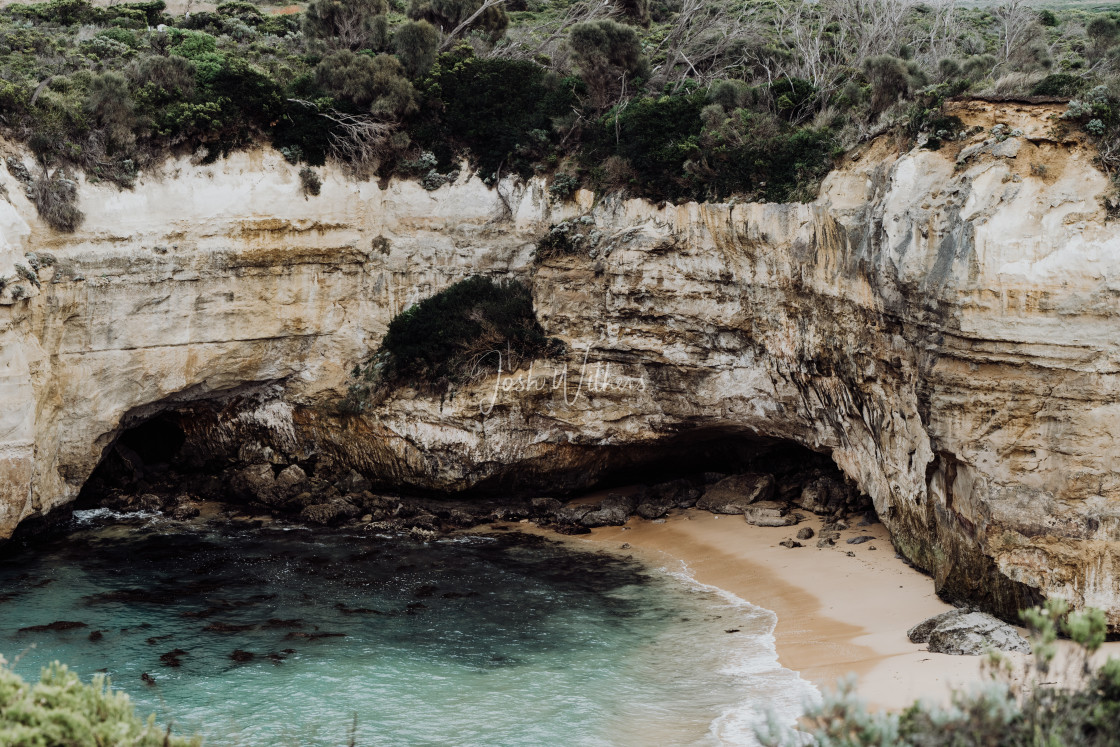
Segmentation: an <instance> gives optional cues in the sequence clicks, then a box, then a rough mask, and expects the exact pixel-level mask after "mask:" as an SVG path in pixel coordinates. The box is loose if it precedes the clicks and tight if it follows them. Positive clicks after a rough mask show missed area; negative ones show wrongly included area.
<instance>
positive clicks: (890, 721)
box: [759, 600, 1120, 747]
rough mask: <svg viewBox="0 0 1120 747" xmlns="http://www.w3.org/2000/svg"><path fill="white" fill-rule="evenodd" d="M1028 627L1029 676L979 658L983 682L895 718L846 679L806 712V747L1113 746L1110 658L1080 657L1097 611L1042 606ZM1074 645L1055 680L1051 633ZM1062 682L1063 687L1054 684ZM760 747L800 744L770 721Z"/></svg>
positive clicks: (993, 657)
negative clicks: (1096, 661) (1096, 664)
mask: <svg viewBox="0 0 1120 747" xmlns="http://www.w3.org/2000/svg"><path fill="white" fill-rule="evenodd" d="M1022 617H1023V620H1024V622H1025V623H1026V624H1027V625H1028V626H1029V627H1030V628H1031V630H1032V640H1031V643H1032V648H1033V650H1034V660H1033V662H1032V667H1033V670H1034V671H1033V677H1031V678H1030V680H1031V681H1030V682H1026V680H1027V679H1028V677H1027V676H1026V675H1027V674H1028V673H1020V672H1016V671H1015V669H1014V668H1013V667H1012V666H1011V665H1010V664H1009V662H1008V661H1007V660H1006V658H1005V657H1003V656H1002V655H1000V654H998V653H996V652H993V653H991V654H989V659H988V662H986V663H987V671H988V673H989V675H990V681H989V682H988V683H987V684H986V685H984V686H981V687H977V688H974V689H971V690H968V691H955V692H954V693H953V694H952V696H951V701H950V704H949V705H948V706H947V707H943V706H940V705H933V704H929V703H925V702H921V701H919V702H917V703H915V704H914V705H912V706H910V707H909V708H907V709H906V710H905V711H903V712H902V713H900V714H899V713H887V712H875V713H871V712H869V711H868V710H867V707H866V705H865V704H864V703H863V702H862V701H861V700H860V699H859V698H858V697H856V695H855V692H854V690H855V687H854V682H853V681H851V680H849V681H847V682H845V683H843V684H842V685H841V686H840V688H839V690H838V691H837V692H835V693H831V694H828V695H826V696H825V698H824V699H823V701H822V702H821V704H820V705H818V706H815V707H812V708H810V709H808V712H807V713H806V716H805V718H804V719H803V723H802V729H804V731H807V732H808V733H809V735H810V737H811V740H810V741H809V742H808V743H809V744H818V745H822V746H823V745H828V746H836V747H848V746H850V747H857V745H858V746H859V747H902V746H904V745H905V746H907V747H910V746H912V747H935V746H936V747H942V746H952V747H1003V746H1004V745H1006V746H1008V747H1035V746H1037V747H1051V746H1053V747H1058V746H1059V745H1062V746H1063V747H1064V746H1065V745H1070V746H1072V745H1086V746H1088V747H1096V746H1098V745H1099V746H1101V747H1104V746H1105V745H1109V746H1112V745H1118V744H1120V661H1118V660H1116V659H1109V660H1108V662H1107V663H1105V664H1104V666H1102V667H1100V668H1099V669H1094V668H1093V667H1092V666H1091V664H1090V657H1091V656H1092V654H1093V653H1095V652H1096V651H1097V649H1098V648H1100V645H1101V644H1102V643H1103V642H1104V639H1105V634H1106V632H1107V623H1106V620H1105V616H1104V614H1103V613H1102V612H1100V611H1099V610H1092V609H1090V610H1086V611H1084V612H1077V613H1070V612H1069V606H1068V605H1067V604H1066V603H1065V602H1062V601H1060V600H1051V601H1050V602H1048V603H1047V604H1046V606H1045V607H1044V608H1040V607H1035V608H1033V609H1031V610H1027V611H1025V612H1024V613H1023V614H1022ZM1059 632H1061V633H1064V634H1065V635H1067V636H1069V637H1070V638H1071V639H1072V640H1073V642H1074V644H1075V648H1074V651H1073V653H1072V655H1071V657H1070V659H1069V660H1068V661H1066V662H1064V671H1063V672H1062V673H1061V675H1062V676H1061V677H1055V676H1054V673H1053V672H1052V669H1053V667H1054V662H1055V655H1056V652H1057V649H1056V647H1055V640H1056V638H1057V636H1058V633H1059ZM1060 683H1064V684H1060ZM759 739H760V741H761V742H762V743H763V744H764V745H769V746H777V745H783V746H784V745H804V744H806V743H807V742H806V739H805V734H804V732H801V733H796V732H793V731H791V730H788V729H783V728H781V727H779V726H777V725H775V724H773V723H771V724H768V725H767V727H766V728H764V729H762V730H760V733H759Z"/></svg>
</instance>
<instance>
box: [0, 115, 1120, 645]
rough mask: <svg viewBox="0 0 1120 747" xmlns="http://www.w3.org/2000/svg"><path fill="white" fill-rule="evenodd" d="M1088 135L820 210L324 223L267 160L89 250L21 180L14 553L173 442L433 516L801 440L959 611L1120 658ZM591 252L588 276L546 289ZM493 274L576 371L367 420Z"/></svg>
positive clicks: (508, 191) (332, 209) (883, 176)
mask: <svg viewBox="0 0 1120 747" xmlns="http://www.w3.org/2000/svg"><path fill="white" fill-rule="evenodd" d="M1058 111H1059V110H1058V109H1057V108H1055V107H1045V106H1029V107H1028V106H1015V105H1008V104H1000V105H995V104H984V103H971V104H962V105H958V111H957V112H956V113H958V114H959V115H960V116H961V117H962V119H964V120H965V122H966V124H967V125H969V126H970V127H973V128H974V129H973V130H972V134H971V135H970V136H969V137H968V138H966V139H964V140H962V141H961V142H955V143H947V144H945V145H944V146H943V147H942V148H941V149H940V150H936V151H932V150H924V149H920V148H915V149H912V150H908V151H905V152H899V150H898V149H897V148H896V147H895V145H896V144H895V143H894V141H893V140H891V139H889V138H881V139H880V140H877V141H875V142H873V143H871V144H869V145H868V146H867V147H865V148H863V149H862V150H861V151H859V152H857V153H855V154H852V155H851V156H850V157H849V158H848V159H847V161H846V162H845V163H844V164H843V165H842V166H841V167H840V168H838V169H837V170H836V171H834V172H833V173H832V174H831V175H830V176H829V177H828V178H827V179H826V181H825V183H824V185H823V187H822V189H821V193H820V197H819V198H818V200H817V201H816V202H814V203H811V204H805V205H802V204H793V205H776V204H753V203H752V204H695V203H692V204H686V205H679V206H675V205H653V204H650V203H648V202H644V201H640V200H622V199H614V198H608V199H603V200H600V201H599V202H597V203H595V204H593V203H592V199H591V196H590V195H589V194H587V193H580V195H579V196H578V197H579V199H578V200H577V201H574V202H568V203H565V204H556V203H554V202H552V201H550V200H549V198H548V192H547V190H546V189H545V184H544V182H542V181H539V180H535V181H532V182H530V183H528V184H527V185H514V184H512V183H509V182H505V183H503V184H502V185H500V186H499V187H498V188H497V189H489V188H487V187H486V186H485V185H483V184H482V183H480V182H479V181H478V180H476V179H472V178H469V177H467V176H466V175H465V174H466V172H464V176H463V177H461V178H460V180H459V181H458V182H456V183H455V184H451V185H447V186H444V187H441V188H440V189H439V190H436V191H434V192H426V191H424V190H423V189H422V188H421V187H420V186H419V185H416V184H412V183H406V182H393V183H391V184H389V185H388V186H387V188H385V189H381V188H379V186H378V185H377V184H374V183H362V184H356V183H354V182H352V181H349V180H347V179H346V178H345V177H344V176H342V175H340V174H338V173H334V172H328V173H326V174H325V175H324V177H325V178H324V185H323V190H322V194H321V195H320V196H319V197H315V198H305V197H303V196H302V194H301V193H300V190H299V181H298V177H297V175H296V171H295V169H293V168H292V167H290V166H289V165H287V164H286V163H285V162H284V161H283V159H282V158H280V157H279V156H278V155H276V154H273V153H269V152H263V151H260V152H253V153H245V154H238V155H235V156H232V157H231V158H229V159H227V160H225V161H223V162H220V163H218V164H214V165H210V166H202V165H197V166H195V165H191V164H189V163H187V162H176V163H173V164H170V165H169V166H167V167H166V168H165V169H164V170H163V171H162V172H161V173H159V174H150V175H145V176H143V177H142V178H141V180H140V183H139V184H138V186H137V188H136V189H135V190H133V191H128V192H121V191H118V190H116V189H115V188H112V187H108V186H105V185H88V184H86V185H83V186H82V189H81V208H82V209H83V210H84V211H85V213H86V215H87V216H88V217H87V220H86V222H85V224H84V225H83V226H82V228H81V229H80V230H79V231H78V232H77V233H75V234H73V235H61V234H57V233H52V232H51V231H49V230H48V229H47V228H46V227H45V226H44V225H43V224H42V223H40V222H39V221H38V219H37V218H36V217H35V215H34V209H33V208H32V207H31V206H30V205H29V204H28V203H27V201H26V199H24V197H23V195H22V192H21V187H20V185H19V184H18V182H17V181H16V180H15V179H14V178H13V177H11V176H10V175H9V174H6V173H2V172H0V183H2V184H3V185H4V186H5V187H6V188H7V194H8V198H7V201H0V274H2V275H4V276H5V277H7V278H8V279H9V280H8V282H7V284H6V287H5V288H4V290H3V292H2V294H0V301H2V302H3V304H4V305H3V307H2V308H0V325H2V331H0V358H2V360H3V363H2V365H0V402H2V403H3V407H2V408H0V535H5V536H6V535H8V534H10V533H11V531H12V530H13V529H14V528H15V526H16V525H17V524H18V523H19V522H21V521H22V520H25V519H26V518H28V517H31V516H37V515H42V514H47V513H49V512H51V511H54V510H57V509H59V508H61V507H63V506H65V505H66V504H68V503H69V502H71V501H72V500H73V499H74V498H75V496H76V495H77V494H78V492H79V491H80V490H81V488H82V485H83V484H84V482H85V481H86V479H87V478H88V476H89V475H90V473H91V472H92V471H93V470H94V468H95V467H96V466H97V465H98V463H99V462H100V461H101V459H102V458H103V456H104V455H105V454H107V453H108V451H109V450H110V447H111V446H112V445H113V444H114V442H115V441H116V439H117V438H118V437H119V436H120V434H121V432H122V431H123V430H124V429H125V428H128V427H130V426H132V425H135V424H137V423H139V422H142V421H143V420H145V419H146V418H149V417H151V416H153V415H155V414H157V413H160V412H164V411H167V410H180V411H184V412H188V411H189V412H195V413H196V414H197V415H198V417H196V418H195V419H194V420H190V421H189V424H188V426H187V427H186V430H187V431H189V432H187V433H186V434H185V436H186V437H187V438H188V439H190V440H192V443H195V444H201V445H203V447H204V448H209V449H212V450H213V451H214V453H219V452H225V453H228V452H229V451H230V450H231V449H232V450H236V449H237V448H239V446H240V445H241V444H243V443H245V442H247V441H252V442H253V443H258V444H260V445H261V446H262V448H263V447H267V448H269V449H272V450H273V453H275V454H286V455H289V456H288V457H285V458H287V459H289V460H291V459H296V460H299V459H303V460H307V459H311V458H313V457H315V458H324V459H329V460H331V462H332V463H334V464H340V465H344V466H346V467H347V468H353V469H356V470H357V471H358V472H360V473H361V474H362V475H364V476H365V477H366V478H369V479H371V480H374V481H375V482H381V483H386V484H393V485H397V486H405V487H408V488H412V489H417V490H427V491H452V492H463V491H472V490H473V491H485V490H491V491H497V490H518V491H540V490H541V489H542V488H550V489H552V490H554V491H557V492H559V491H563V490H574V489H578V488H580V487H583V486H586V485H588V484H591V483H593V482H594V481H595V480H596V479H597V478H598V477H599V476H601V475H602V474H603V473H604V471H607V470H611V469H617V468H619V467H620V466H625V465H626V464H631V463H633V464H637V463H640V462H642V460H643V459H644V460H646V461H648V460H650V459H651V458H652V459H656V460H659V461H660V462H661V463H666V462H668V461H669V460H671V459H672V458H673V455H674V453H677V451H678V447H680V446H681V445H682V444H695V443H698V442H718V441H719V440H720V439H724V438H742V437H752V438H760V439H784V440H790V441H794V442H797V443H799V444H803V445H805V446H807V447H809V448H811V449H813V450H815V451H818V452H822V453H828V454H830V455H831V457H832V459H833V460H834V461H835V463H836V465H838V466H839V468H840V469H841V470H843V472H844V473H845V474H846V475H847V476H848V477H850V478H851V479H852V480H853V481H855V483H857V484H858V486H859V487H860V488H861V489H862V490H863V491H865V492H866V493H867V494H869V495H870V496H871V498H872V499H873V501H874V505H875V509H876V511H877V512H878V514H879V516H880V517H881V519H882V520H883V522H884V523H885V524H886V525H887V527H888V528H889V529H890V531H891V535H892V538H893V540H894V542H895V545H896V547H897V548H898V549H899V551H900V552H901V553H903V554H904V555H905V556H906V557H907V558H908V559H910V560H911V561H912V562H913V563H915V564H916V565H917V566H919V567H921V568H923V569H925V570H927V571H929V572H930V573H931V574H932V575H933V578H934V582H935V583H936V585H937V587H938V589H939V590H940V591H941V592H942V593H943V595H945V596H946V597H949V598H960V599H967V600H969V601H971V602H973V603H976V604H979V605H982V606H984V607H986V608H987V609H991V610H994V611H997V612H999V613H1001V614H1003V615H1004V616H1008V617H1010V616H1012V615H1013V614H1014V612H1015V610H1016V609H1018V608H1019V607H1021V606H1024V605H1026V604H1029V603H1033V602H1035V601H1037V600H1038V599H1039V598H1040V597H1041V596H1043V595H1056V596H1061V597H1063V598H1066V599H1069V600H1070V601H1071V602H1073V603H1074V604H1076V605H1082V604H1086V605H1092V606H1096V607H1101V608H1103V609H1106V610H1107V611H1108V614H1109V619H1110V623H1111V625H1112V627H1113V629H1120V575H1118V574H1120V562H1118V560H1120V558H1118V548H1120V545H1118V544H1117V543H1118V540H1120V524H1118V521H1117V517H1118V515H1120V511H1118V507H1120V470H1118V469H1117V467H1116V466H1115V465H1116V464H1117V461H1116V460H1117V457H1118V456H1120V444H1118V442H1117V438H1116V436H1115V435H1114V434H1116V433H1120V428H1118V426H1117V425H1116V423H1117V415H1118V414H1120V397H1118V391H1117V390H1118V388H1120V377H1118V375H1117V372H1118V366H1120V348H1118V345H1117V340H1118V337H1117V334H1116V330H1117V328H1118V325H1117V321H1118V320H1117V316H1118V311H1120V301H1118V298H1120V296H1118V294H1120V229H1117V228H1116V226H1115V225H1114V224H1112V223H1110V222H1109V221H1108V219H1107V215H1106V207H1105V200H1106V198H1107V196H1108V195H1109V194H1110V185H1109V182H1108V179H1107V177H1106V176H1105V175H1104V174H1103V173H1101V172H1100V171H1099V170H1098V169H1097V168H1095V167H1094V165H1093V154H1092V152H1091V150H1090V149H1089V148H1088V147H1086V146H1085V144H1084V143H1082V142H1081V141H1079V140H1078V139H1077V138H1076V137H1072V136H1070V135H1068V134H1065V133H1062V132H1061V131H1060V130H1059V128H1055V127H1054V124H1055V119H1054V118H1053V115H1055V114H1057V113H1058ZM996 124H1003V125H1005V127H1003V128H1000V129H999V130H997V132H998V133H1000V134H999V135H998V136H995V135H993V134H992V128H993V127H994V126H995V125H996ZM565 220H567V221H570V222H569V223H567V224H565V225H566V226H567V228H565V229H563V230H567V231H571V232H574V233H577V234H579V235H580V236H582V237H583V238H582V239H580V240H579V241H578V242H577V245H576V250H575V251H573V252H570V253H566V254H560V255H557V256H552V257H549V258H547V259H545V260H543V261H541V260H535V259H534V253H533V247H534V245H535V242H536V241H537V239H538V238H539V237H540V236H541V235H543V234H544V232H546V231H548V230H549V227H550V225H553V224H557V223H560V222H561V221H565ZM28 252H33V253H34V254H35V256H34V257H33V259H34V262H31V259H29V258H28V257H27V256H26V253H28ZM44 255H49V256H50V257H51V258H53V264H52V263H51V261H50V260H47V259H45V257H44ZM17 264H23V265H26V269H24V270H20V269H18V268H17V267H16V265H17ZM32 265H34V266H32ZM35 267H38V269H35ZM30 274H34V275H35V278H34V280H32V279H30V278H29V277H28V276H29V275H30ZM478 274H482V275H490V276H495V277H506V276H517V277H520V278H522V279H524V280H525V281H526V282H529V283H531V285H532V288H533V293H534V299H535V305H536V309H537V314H538V317H539V319H540V321H541V324H542V325H543V326H544V328H545V330H546V331H547V333H548V334H550V335H552V336H556V337H559V338H560V339H562V340H563V341H564V342H565V343H566V345H567V349H568V351H569V352H568V353H567V355H566V356H565V357H564V358H563V359H558V360H555V361H538V362H537V363H536V364H534V368H533V369H532V371H531V372H530V371H528V370H523V371H520V372H514V373H513V374H508V373H507V372H503V374H502V375H501V376H500V377H494V376H490V377H487V378H484V379H481V380H476V381H475V382H474V383H472V384H471V385H468V386H466V387H463V388H461V389H460V390H459V391H457V392H456V393H455V394H454V396H452V397H450V398H449V397H440V396H434V395H429V394H425V393H423V392H422V391H417V390H415V389H412V388H408V387H403V388H400V389H398V390H396V391H395V392H393V393H392V394H391V395H390V396H389V397H388V398H387V399H385V400H384V401H382V402H380V403H379V404H377V405H376V407H373V408H371V409H369V410H368V411H366V412H365V413H363V414H362V415H361V416H353V415H348V414H345V413H342V412H339V410H338V409H337V403H338V401H339V400H340V399H341V398H342V396H343V395H344V394H345V392H346V390H347V386H348V383H349V375H350V370H351V368H352V367H353V366H354V364H355V363H356V362H358V361H360V360H362V359H363V358H364V357H365V356H366V355H367V354H368V353H369V352H370V350H371V349H372V348H374V347H376V344H377V342H378V340H379V339H380V337H381V336H382V334H383V333H384V331H385V329H386V326H387V324H388V322H389V320H390V319H392V317H393V316H394V315H395V314H397V313H399V312H400V311H401V310H403V309H405V308H406V307H407V306H409V305H410V304H412V303H414V302H416V301H418V300H420V299H421V298H424V297H426V296H428V295H431V294H432V293H434V292H437V291H439V290H440V289H442V288H444V287H447V286H448V285H450V284H451V283H453V282H455V281H456V280H459V279H461V278H464V277H468V276H471V275H478ZM37 285H41V287H36V286H37ZM16 288H20V289H21V290H18V291H17V290H16ZM581 371H582V374H583V375H582V378H581V376H580V373H581ZM519 376H520V378H518V377H519ZM281 461H282V460H281ZM281 466H282V465H280V464H277V468H281Z"/></svg>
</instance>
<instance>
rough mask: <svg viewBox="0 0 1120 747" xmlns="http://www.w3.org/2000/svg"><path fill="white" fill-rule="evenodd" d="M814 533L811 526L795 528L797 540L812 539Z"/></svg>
mask: <svg viewBox="0 0 1120 747" xmlns="http://www.w3.org/2000/svg"><path fill="white" fill-rule="evenodd" d="M814 534H815V533H814V532H813V528H812V527H802V528H801V529H798V530H797V539H799V540H808V539H813V535H814Z"/></svg>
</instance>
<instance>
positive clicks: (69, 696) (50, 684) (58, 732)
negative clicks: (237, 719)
mask: <svg viewBox="0 0 1120 747" xmlns="http://www.w3.org/2000/svg"><path fill="white" fill-rule="evenodd" d="M0 744H5V745H13V746H15V745H28V746H30V745H44V747H46V746H48V745H75V746H77V745H90V746H91V747H94V746H97V747H100V746H102V745H104V746H105V747H109V746H110V745H112V747H164V746H165V745H166V746H167V747H187V746H188V745H200V744H201V741H200V740H198V739H191V740H188V739H184V738H181V737H175V736H172V735H171V734H170V731H169V730H164V729H160V728H159V727H157V726H156V724H155V716H154V715H153V716H149V717H148V719H147V720H146V721H142V720H140V719H139V718H138V717H137V716H136V714H135V712H134V710H133V707H132V702H131V701H130V700H129V697H128V696H127V695H125V694H124V693H122V692H119V691H114V690H112V689H111V688H110V686H109V680H108V679H107V678H106V677H105V675H101V674H95V675H94V676H93V681H92V682H91V683H89V684H85V683H83V682H82V681H81V680H80V679H78V675H76V674H74V673H73V672H71V671H69V670H68V669H67V668H66V667H65V666H63V665H61V664H59V663H58V662H55V663H54V664H51V665H50V666H49V667H46V668H45V669H43V673H42V676H41V677H40V679H39V682H37V683H35V684H33V685H31V684H28V683H26V682H24V681H23V680H22V679H21V678H20V677H19V676H18V675H16V674H15V673H14V672H12V671H11V670H10V669H9V668H8V666H7V662H5V661H4V659H3V658H2V657H0Z"/></svg>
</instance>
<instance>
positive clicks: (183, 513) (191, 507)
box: [171, 503, 202, 521]
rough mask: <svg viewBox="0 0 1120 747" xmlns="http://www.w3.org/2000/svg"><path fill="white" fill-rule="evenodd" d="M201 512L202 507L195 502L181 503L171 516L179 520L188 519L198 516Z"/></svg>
mask: <svg viewBox="0 0 1120 747" xmlns="http://www.w3.org/2000/svg"><path fill="white" fill-rule="evenodd" d="M200 513H202V511H201V509H199V507H198V506H196V505H195V504H193V503H180V504H179V505H178V506H176V507H175V509H174V510H173V511H172V512H171V518H172V519H176V520H178V521H186V520H187V519H193V518H194V517H196V516H198V515H199V514H200Z"/></svg>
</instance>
